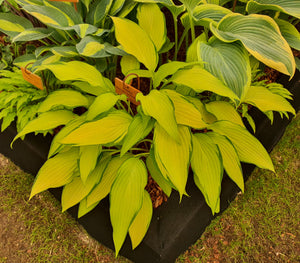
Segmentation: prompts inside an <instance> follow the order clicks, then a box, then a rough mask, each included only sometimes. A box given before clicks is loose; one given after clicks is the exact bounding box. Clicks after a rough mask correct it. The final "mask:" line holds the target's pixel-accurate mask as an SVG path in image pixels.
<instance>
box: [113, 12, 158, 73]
mask: <svg viewBox="0 0 300 263" xmlns="http://www.w3.org/2000/svg"><path fill="white" fill-rule="evenodd" d="M112 20H113V22H114V24H115V30H116V38H117V41H118V42H119V43H120V44H121V45H122V47H123V48H124V50H125V51H126V52H127V53H128V54H131V55H133V56H135V57H136V58H137V59H138V61H140V62H141V63H143V64H144V65H145V66H146V67H147V68H148V69H149V70H151V71H152V72H154V71H155V69H156V66H157V63H158V55H157V51H156V48H155V46H154V44H153V42H152V40H151V39H150V37H149V35H148V34H147V33H146V31H144V30H143V29H142V28H141V27H140V26H139V25H137V24H135V23H134V22H132V21H130V20H128V19H124V18H118V17H112ZM133 36H134V37H133ZM137 39H138V40H137Z"/></svg>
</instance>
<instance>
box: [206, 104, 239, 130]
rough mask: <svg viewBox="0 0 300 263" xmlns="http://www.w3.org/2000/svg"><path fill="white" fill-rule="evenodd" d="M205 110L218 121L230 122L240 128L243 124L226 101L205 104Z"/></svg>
mask: <svg viewBox="0 0 300 263" xmlns="http://www.w3.org/2000/svg"><path fill="white" fill-rule="evenodd" d="M205 107H206V109H207V110H208V111H209V112H210V113H212V114H213V115H215V116H216V118H217V119H218V120H219V121H231V122H233V123H236V124H238V125H240V126H242V127H244V123H243V121H242V118H241V116H240V115H239V114H238V112H237V111H236V109H235V108H234V107H233V106H232V105H231V104H230V103H229V102H227V101H212V102H209V103H207V104H205Z"/></svg>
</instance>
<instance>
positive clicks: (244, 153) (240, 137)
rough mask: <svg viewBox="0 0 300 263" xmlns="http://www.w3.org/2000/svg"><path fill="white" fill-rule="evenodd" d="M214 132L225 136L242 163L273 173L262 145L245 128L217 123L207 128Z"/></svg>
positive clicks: (228, 123) (228, 122)
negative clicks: (251, 164)
mask: <svg viewBox="0 0 300 263" xmlns="http://www.w3.org/2000/svg"><path fill="white" fill-rule="evenodd" d="M209 129H212V130H213V131H214V132H216V133H219V134H221V135H224V136H226V137H227V138H228V139H229V140H230V141H231V142H232V144H233V146H234V148H235V149H236V151H237V153H238V156H239V159H240V160H241V161H242V162H246V163H253V164H255V165H256V166H258V167H260V168H264V169H269V170H271V171H274V167H273V164H272V161H271V158H270V156H269V154H268V153H267V151H266V150H265V148H264V147H263V146H262V144H261V143H260V142H259V140H257V139H256V138H255V137H254V136H253V135H251V134H250V133H249V132H248V131H247V129H246V128H243V127H241V126H240V125H238V124H235V123H232V122H230V121H217V122H215V123H213V124H211V125H210V126H209Z"/></svg>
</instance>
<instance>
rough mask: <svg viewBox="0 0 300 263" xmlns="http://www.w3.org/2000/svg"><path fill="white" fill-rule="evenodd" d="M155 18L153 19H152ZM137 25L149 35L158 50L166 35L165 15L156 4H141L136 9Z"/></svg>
mask: <svg viewBox="0 0 300 263" xmlns="http://www.w3.org/2000/svg"><path fill="white" fill-rule="evenodd" d="M153 18H155V19H153ZM137 19H138V21H139V25H140V27H141V28H142V29H144V31H145V32H146V33H147V34H148V35H149V36H150V38H151V40H152V41H153V43H154V45H155V47H156V50H157V51H159V50H160V49H161V48H162V46H163V45H164V43H165V41H166V37H167V28H166V20H165V16H164V14H163V13H162V11H160V8H159V7H158V5H156V4H141V5H139V6H138V9H137Z"/></svg>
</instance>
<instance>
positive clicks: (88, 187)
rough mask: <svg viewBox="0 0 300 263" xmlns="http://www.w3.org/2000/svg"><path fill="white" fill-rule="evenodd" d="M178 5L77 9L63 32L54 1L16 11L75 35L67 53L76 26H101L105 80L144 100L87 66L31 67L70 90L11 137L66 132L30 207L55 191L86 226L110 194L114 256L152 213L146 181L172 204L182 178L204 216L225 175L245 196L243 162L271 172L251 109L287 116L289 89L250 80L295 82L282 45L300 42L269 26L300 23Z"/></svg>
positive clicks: (66, 62)
mask: <svg viewBox="0 0 300 263" xmlns="http://www.w3.org/2000/svg"><path fill="white" fill-rule="evenodd" d="M179 2H181V4H179V5H178V4H177V5H175V4H174V3H173V2H172V1H171V0H161V1H154V0H143V1H101V2H100V3H101V5H100V4H99V2H97V1H95V2H89V1H82V2H81V3H80V5H79V6H81V9H80V8H79V12H78V14H77V13H74V14H76V15H74V16H76V17H77V16H78V15H79V14H80V15H81V19H82V20H78V21H77V20H72V21H73V22H74V23H73V24H72V25H70V24H64V25H63V26H62V24H60V23H62V22H61V21H60V20H59V19H60V17H61V19H62V21H66V23H69V22H70V19H66V14H64V19H66V20H63V16H54V15H53V16H52V13H51V12H52V11H53V10H52V9H55V10H56V11H55V12H56V13H57V12H62V11H61V10H60V11H57V8H54V7H53V6H55V5H56V4H53V2H47V1H42V2H39V1H34V2H31V1H24V2H23V1H22V2H19V1H18V3H20V4H21V5H22V6H23V8H24V9H25V10H26V11H27V12H29V13H31V14H32V15H33V16H35V17H36V18H38V19H41V22H43V23H45V24H47V23H48V24H47V26H50V27H52V28H54V29H55V30H56V31H57V32H67V33H66V34H67V35H68V36H69V34H71V33H70V32H72V34H77V36H76V38H75V41H73V40H71V42H72V43H73V44H75V42H76V39H78V38H80V37H81V36H80V34H79V35H78V30H82V29H83V28H82V26H80V25H82V24H83V23H86V22H88V23H91V25H92V28H94V27H96V28H97V29H105V26H106V24H109V25H110V30H114V31H113V32H112V31H110V32H109V34H113V37H112V39H115V43H114V46H116V47H118V50H121V51H120V55H121V58H120V65H119V66H118V67H117V68H115V69H114V70H117V71H118V72H119V71H121V72H122V73H123V75H124V76H128V78H127V80H128V83H129V82H131V81H132V78H136V79H141V80H142V86H141V90H142V91H143V92H138V93H137V95H136V96H135V98H134V99H135V100H136V102H135V103H132V102H130V101H128V100H127V97H126V95H125V94H117V93H116V92H115V89H114V85H113V82H114V79H111V77H112V75H111V74H106V73H105V71H104V72H103V74H102V73H101V70H100V68H99V67H98V66H97V64H95V63H94V62H95V61H93V60H90V59H89V58H85V59H77V55H76V56H75V55H74V57H73V56H69V57H63V56H61V55H60V54H59V59H57V60H52V61H51V60H50V61H47V63H35V65H34V69H35V71H36V72H43V71H45V70H47V71H51V72H52V73H53V76H55V77H56V78H57V79H59V80H60V81H61V82H62V83H65V84H66V85H68V86H67V87H68V88H60V89H58V90H55V91H53V92H51V93H50V94H49V95H48V96H47V98H46V99H45V100H44V101H43V102H42V103H41V104H40V105H39V108H38V109H37V117H36V118H35V119H34V120H32V121H31V122H29V123H28V124H27V125H26V126H25V127H24V128H23V129H22V130H21V131H20V133H19V134H18V135H17V136H16V137H15V140H16V139H18V138H20V137H23V136H24V135H26V134H28V133H30V132H45V131H48V130H51V129H53V128H56V127H57V126H63V127H62V129H61V130H60V132H59V133H58V134H57V135H56V136H55V137H54V138H53V141H52V144H51V148H50V151H49V156H48V157H49V158H48V160H47V161H46V162H45V164H44V165H43V166H42V168H41V169H40V171H39V173H38V175H37V177H36V180H35V182H34V185H33V188H32V192H31V197H32V196H34V195H35V194H37V193H39V192H42V191H44V190H46V189H48V188H53V187H61V186H62V187H63V192H62V207H63V210H66V209H68V208H70V207H72V206H74V205H76V204H78V203H79V209H78V216H83V215H84V214H86V213H88V212H89V211H91V210H92V209H93V208H94V207H95V206H96V205H97V204H98V203H99V202H100V201H101V200H102V199H103V198H105V197H106V196H108V195H109V199H110V217H111V223H112V226H113V240H114V244H115V250H116V254H118V253H119V251H120V249H121V247H122V244H123V242H124V240H125V238H126V236H127V233H129V236H130V238H131V241H132V247H133V248H135V247H136V246H137V245H138V244H139V243H140V242H141V241H142V239H143V237H144V235H145V234H146V232H147V229H148V226H149V224H150V221H151V217H152V209H153V208H152V203H151V198H150V196H149V193H148V192H147V191H146V190H145V187H146V185H147V179H148V176H149V175H150V176H151V177H152V178H153V179H154V180H155V181H156V182H157V183H158V185H159V187H160V188H161V189H162V190H163V191H164V193H165V194H166V195H167V196H170V195H171V193H172V191H173V190H174V192H175V191H177V192H178V193H179V198H178V201H179V202H180V200H181V199H182V198H185V197H183V196H188V194H189V193H187V192H186V184H187V180H188V178H189V177H191V179H192V180H194V183H195V184H196V185H197V187H198V188H199V190H200V191H201V192H202V194H203V196H204V198H205V201H206V203H207V204H208V206H209V207H210V209H211V211H212V213H213V214H215V213H218V212H219V210H220V191H221V182H222V177H223V173H224V170H225V171H226V173H227V174H228V176H229V177H230V178H231V179H232V180H233V181H234V182H235V183H236V184H237V185H238V187H239V188H240V189H241V190H242V191H243V190H244V182H243V174H242V169H241V162H246V163H253V164H255V165H257V166H258V167H261V168H264V169H269V170H271V171H274V168H273V165H272V162H271V159H270V157H269V155H268V153H267V152H266V150H265V149H264V148H263V146H262V145H261V143H260V142H259V141H258V140H257V139H256V138H255V137H254V136H253V135H251V134H250V133H249V132H248V131H247V129H246V128H245V126H244V123H243V120H242V118H241V114H243V115H244V116H246V117H248V120H249V122H250V124H251V125H252V127H254V123H253V120H252V119H251V117H250V116H249V114H248V106H249V105H252V106H254V107H257V108H258V109H260V110H261V111H262V112H264V113H265V114H266V115H267V116H269V117H270V118H272V114H273V112H274V111H277V112H280V113H281V114H287V113H292V114H294V113H295V111H294V109H293V108H292V106H291V105H290V104H289V102H288V101H287V100H286V98H288V99H290V93H289V92H288V91H286V90H285V89H284V88H283V87H282V86H280V85H279V84H269V85H266V84H265V83H264V82H261V81H259V80H256V79H255V75H256V73H257V71H258V70H259V69H260V68H261V66H262V65H263V64H265V65H267V66H269V67H272V68H274V69H276V70H278V71H280V72H281V73H283V74H287V75H289V76H290V77H292V76H293V75H294V72H295V59H294V56H293V53H292V50H291V48H290V46H292V47H293V48H296V49H299V43H300V38H299V33H298V31H297V30H296V31H295V27H294V25H293V24H292V23H289V22H288V20H287V19H285V20H284V19H282V20H283V21H285V22H282V24H284V26H280V23H281V22H279V23H278V20H274V19H273V17H271V16H272V15H274V18H275V19H278V18H280V17H281V14H282V13H283V14H288V15H290V16H293V17H295V18H299V17H298V16H299V12H298V11H297V10H298V9H297V8H296V11H295V9H294V2H293V1H273V2H272V4H270V3H269V2H268V1H266V0H265V1H263V0H261V1H242V2H238V3H237V1H204V0H203V1H199V0H198V1H179ZM245 2H247V3H245ZM267 2H268V3H267ZM28 3H29V4H28ZM104 3H105V4H104ZM102 5H103V6H102ZM61 6H63V5H61ZM67 6H68V8H71V7H72V6H71V5H69V4H66V8H67ZM92 6H93V7H94V6H97V7H96V8H92ZM126 7H128V8H129V7H130V8H129V9H127V8H126ZM162 7H164V8H163V10H164V12H162V11H161V10H162ZM292 7H293V8H292ZM296 7H299V6H298V5H296ZM49 8H52V9H51V10H52V11H50V9H49ZM95 10H96V11H95ZM112 10H113V11H112ZM116 10H118V11H116ZM119 10H121V11H119ZM122 10H124V13H122ZM131 10H132V11H131ZM250 10H251V11H250ZM265 10H267V11H265ZM291 10H294V11H291ZM114 11H115V12H114ZM53 12H54V11H53ZM120 12H121V14H122V15H120ZM250 12H251V13H259V12H263V13H264V14H249V13H250ZM50 13H51V14H50ZM56 13H55V14H56ZM41 14H43V16H41ZM57 14H58V13H57ZM100 14H102V15H100ZM125 14H126V15H128V17H127V18H124V16H125ZM167 14H169V15H171V17H172V18H173V20H174V23H173V26H174V32H175V34H174V35H170V34H169V35H168V32H167V29H170V25H168V23H167V22H169V21H167V20H166V18H165V16H166V15H167ZM266 14H268V15H266ZM60 15H61V14H60ZM68 15H69V13H68ZM98 15H99V17H100V18H101V19H100V18H99V19H100V20H98V19H97V17H98ZM109 15H110V16H109ZM102 16H103V17H105V19H104V18H103V17H102ZM45 17H47V20H45ZM283 17H284V18H286V16H285V15H283ZM50 18H51V19H52V20H53V21H52V20H51V23H49V21H50ZM129 18H130V19H129ZM295 21H296V20H295ZM292 22H293V23H294V21H292ZM57 23H58V24H59V25H57ZM89 28H90V26H87V27H86V28H85V29H86V30H87V31H85V32H89V34H88V35H89V36H87V35H85V34H84V35H83V38H82V39H81V40H80V41H83V39H84V38H87V37H88V38H93V39H96V40H95V41H96V43H98V44H99V45H104V46H105V42H104V43H103V41H102V40H100V39H99V38H95V36H92V35H93V34H94V33H95V32H98V31H94V33H90V31H88V29H89ZM179 28H183V30H182V31H179V30H178V29H179ZM69 30H70V31H69ZM72 30H74V32H73V31H72ZM92 31H93V30H92ZM92 31H91V32H92ZM200 31H201V32H200ZM80 32H81V31H80ZM199 32H200V33H199ZM19 34H20V33H19ZM97 41H98V42H97ZM88 43H89V42H86V44H88ZM93 45H94V44H93ZM99 45H98V46H99ZM75 46H76V52H77V53H79V54H80V51H79V49H78V44H76V45H75ZM96 46H97V45H96ZM39 50H42V48H40V49H39ZM45 50H47V52H49V51H50V52H52V51H53V50H52V51H51V50H50V49H49V47H45ZM73 50H75V49H74V47H73ZM91 50H94V49H91ZM96 50H97V49H96ZM114 50H115V49H114ZM182 53H183V54H182ZM56 55H57V54H56ZM80 55H82V54H80ZM51 56H53V55H51ZM62 57H63V58H62ZM179 58H181V60H180V61H179ZM113 61H115V62H117V61H118V58H116V57H113ZM113 66H114V65H113ZM119 74H120V75H121V73H119ZM109 77H110V78H109ZM126 84H127V83H124V85H126ZM78 107H80V108H83V109H84V110H83V111H82V112H81V114H80V115H79V114H76V113H75V112H76V111H75V109H76V108H78Z"/></svg>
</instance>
